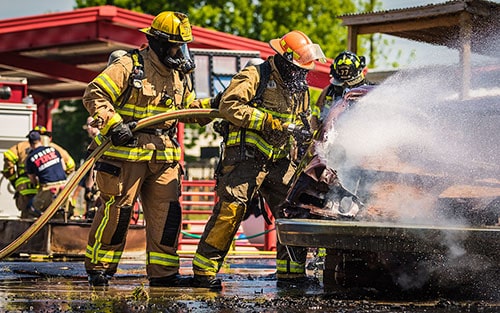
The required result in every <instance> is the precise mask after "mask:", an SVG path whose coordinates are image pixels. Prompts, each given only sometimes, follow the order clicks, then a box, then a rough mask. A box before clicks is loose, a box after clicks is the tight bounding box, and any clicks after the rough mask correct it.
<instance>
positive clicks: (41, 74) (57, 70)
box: [0, 6, 329, 100]
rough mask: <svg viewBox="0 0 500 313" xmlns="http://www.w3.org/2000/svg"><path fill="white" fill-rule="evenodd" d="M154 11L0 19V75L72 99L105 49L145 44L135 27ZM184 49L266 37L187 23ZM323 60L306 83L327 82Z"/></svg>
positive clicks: (246, 44) (94, 10) (110, 9)
mask: <svg viewBox="0 0 500 313" xmlns="http://www.w3.org/2000/svg"><path fill="white" fill-rule="evenodd" d="M153 18H154V16H151V15H148V14H142V13H137V12H133V11H129V10H125V9H120V8H117V7H114V6H98V7H90V8H84V9H77V10H74V11H69V12H62V13H50V14H43V15H35V16H28V17H21V18H13V19H5V20H1V21H0V42H1V46H0V76H11V77H26V78H27V79H28V84H29V92H30V93H32V94H33V95H35V96H36V97H38V98H43V99H47V100H48V99H74V98H79V97H81V96H82V94H83V91H84V89H85V86H86V85H87V83H88V82H89V81H91V80H92V79H93V78H94V77H95V76H96V75H97V74H98V73H99V72H100V71H101V70H102V69H103V68H104V66H105V65H106V61H107V59H108V56H109V54H110V53H111V52H112V51H114V50H117V49H125V50H129V49H132V48H135V47H138V46H140V45H141V44H143V43H145V41H146V40H145V38H144V35H143V34H142V33H140V32H139V31H138V30H137V29H138V28H142V27H147V26H149V25H150V24H151V21H152V20H153ZM193 36H194V41H193V42H192V43H190V48H201V49H222V50H251V51H260V53H261V57H263V58H266V57H268V56H269V55H272V54H274V51H273V50H272V49H271V48H270V47H269V45H268V44H267V42H261V41H257V40H253V39H248V38H243V37H239V36H235V35H230V34H226V33H223V32H218V31H214V30H209V29H205V28H202V27H199V26H193ZM328 73H329V67H328V64H318V66H317V69H316V70H315V71H314V72H311V73H310V75H309V83H310V85H311V86H314V87H319V88H322V87H324V86H326V85H327V84H328Z"/></svg>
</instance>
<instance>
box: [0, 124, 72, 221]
mask: <svg viewBox="0 0 500 313" xmlns="http://www.w3.org/2000/svg"><path fill="white" fill-rule="evenodd" d="M33 131H36V132H38V133H40V136H41V141H42V144H44V145H50V146H52V147H54V148H56V149H57V151H59V153H60V154H61V156H62V157H63V160H64V164H65V166H66V174H67V175H69V174H71V173H72V172H74V170H75V161H74V160H73V158H72V157H71V156H70V154H69V153H68V152H67V151H66V150H65V149H64V148H62V147H61V146H59V145H57V144H56V143H54V142H52V134H51V132H49V131H47V128H45V126H41V125H37V126H35V127H34V128H33ZM30 151H31V147H30V143H29V141H28V140H26V141H21V142H18V143H17V144H15V145H13V146H12V147H10V148H9V149H8V150H7V151H5V152H4V154H3V156H4V162H3V170H2V174H3V176H4V177H5V178H7V179H8V180H9V182H10V183H11V185H12V186H13V187H14V189H15V194H14V199H15V202H16V207H17V209H18V210H19V211H20V212H21V218H34V217H37V215H34V214H33V212H32V211H31V210H30V207H29V205H28V204H29V202H30V200H31V199H32V198H33V197H34V196H35V195H36V194H37V193H38V189H37V186H36V185H33V184H32V183H31V182H30V180H29V178H28V175H27V174H26V169H25V164H26V157H27V156H28V154H29V153H30Z"/></svg>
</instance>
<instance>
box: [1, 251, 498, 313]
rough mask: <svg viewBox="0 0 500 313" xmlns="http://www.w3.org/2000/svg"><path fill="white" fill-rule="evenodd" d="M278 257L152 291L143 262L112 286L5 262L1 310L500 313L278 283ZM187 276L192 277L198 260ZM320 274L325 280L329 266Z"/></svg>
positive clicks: (438, 300)
mask: <svg viewBox="0 0 500 313" xmlns="http://www.w3.org/2000/svg"><path fill="white" fill-rule="evenodd" d="M274 264H275V263H274V260H272V259H255V260H252V261H248V260H246V261H245V262H242V261H238V262H234V263H230V264H226V266H225V267H224V268H223V269H222V274H221V275H220V276H221V278H222V279H223V285H224V288H223V290H222V291H220V292H213V291H210V290H208V289H196V288H157V287H156V288H150V287H149V286H148V284H147V279H146V276H145V267H144V265H143V264H142V263H126V262H124V263H123V264H120V267H119V272H118V273H117V275H116V277H115V278H113V279H112V280H111V281H110V286H109V287H105V288H90V287H89V286H88V283H87V280H86V275H85V271H84V268H83V262H0V308H1V309H0V312H23V313H24V312H109V313H114V312H175V313H184V312H196V313H198V312H201V313H204V312H220V313H236V312H245V313H247V312H262V313H265V312H269V313H271V312H283V313H284V312H286V313H294V312H343V313H348V312H361V313H362V312H380V313H389V312H399V313H400V312H406V313H416V312H429V313H444V312H447V313H449V312H483V313H490V312H491V313H493V312H499V311H500V303H499V302H498V301H497V302H492V301H489V302H488V301H481V300H464V301H456V300H446V298H445V297H443V296H442V295H438V294H436V296H435V298H430V299H425V300H422V299H419V300H412V301H410V300H405V301H396V300H390V299H389V298H390V297H389V298H384V297H378V296H379V295H377V293H376V292H373V291H372V293H371V294H370V291H367V290H365V291H363V292H362V293H358V292H353V293H351V294H346V293H339V292H337V291H335V292H332V291H326V290H324V289H323V288H322V286H316V287H310V288H308V289H303V290H301V289H280V288H277V287H276V280H275V279H274V276H273V275H272V274H273V273H274V266H275V265H274ZM181 274H183V275H191V274H192V273H191V272H190V260H186V261H182V262H181ZM308 274H309V275H317V276H318V278H320V283H321V284H322V281H321V278H322V273H321V271H320V270H319V271H318V270H317V271H316V272H312V271H311V272H309V273H308Z"/></svg>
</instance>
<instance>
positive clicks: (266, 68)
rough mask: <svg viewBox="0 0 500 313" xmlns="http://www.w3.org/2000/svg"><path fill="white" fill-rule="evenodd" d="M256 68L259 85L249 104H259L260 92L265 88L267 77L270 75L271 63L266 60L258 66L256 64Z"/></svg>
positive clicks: (262, 92)
mask: <svg viewBox="0 0 500 313" xmlns="http://www.w3.org/2000/svg"><path fill="white" fill-rule="evenodd" d="M256 68H257V71H258V72H259V76H260V78H259V86H258V87H257V91H256V92H255V96H254V97H253V98H252V100H250V104H260V103H261V102H262V94H264V90H265V89H266V87H267V83H268V82H269V78H270V77H271V64H270V63H269V62H267V61H266V62H264V63H262V64H260V65H259V66H256Z"/></svg>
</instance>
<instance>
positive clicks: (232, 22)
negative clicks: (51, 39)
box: [67, 0, 387, 151]
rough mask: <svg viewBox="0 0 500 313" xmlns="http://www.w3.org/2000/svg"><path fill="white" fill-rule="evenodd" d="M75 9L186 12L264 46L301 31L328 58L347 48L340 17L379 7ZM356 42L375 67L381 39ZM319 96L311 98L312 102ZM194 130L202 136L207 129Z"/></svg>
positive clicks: (161, 2)
mask: <svg viewBox="0 0 500 313" xmlns="http://www.w3.org/2000/svg"><path fill="white" fill-rule="evenodd" d="M76 4H77V7H78V8H83V7H89V6H99V5H114V6H117V7H121V8H125V9H129V10H133V11H137V12H142V13H147V14H151V15H157V14H158V13H160V12H162V11H165V10H172V11H180V12H185V13H187V14H188V15H189V19H190V21H191V23H192V24H193V25H197V26H201V27H204V28H210V29H215V30H218V31H222V32H225V33H230V34H234V35H238V36H242V37H246V38H251V39H256V40H260V41H264V42H267V41H269V40H271V39H273V38H278V37H280V36H282V35H284V34H285V33H287V32H289V31H291V30H294V29H296V30H301V31H303V32H304V33H306V34H307V35H308V36H309V37H310V38H311V39H312V41H313V42H315V43H318V44H319V45H320V46H321V47H322V49H323V51H324V53H325V55H326V56H327V57H329V58H334V57H335V56H336V55H337V54H338V53H340V52H341V51H343V50H345V49H346V47H347V27H345V26H342V20H341V19H340V18H338V16H341V15H346V14H353V13H359V12H367V11H374V10H377V9H379V8H380V7H381V2H380V0H337V1H331V0H302V1H295V0H265V1H264V0H232V1H226V0H182V1H180V0H170V1H166V0H157V1H149V0H76ZM195 40H196V38H195ZM359 40H360V42H359V49H358V54H360V55H366V56H367V57H368V60H369V62H370V63H369V67H374V66H375V60H378V57H379V55H380V54H381V53H380V52H381V51H382V50H381V49H382V48H377V47H379V44H378V43H379V42H380V41H381V37H380V36H375V35H371V36H369V37H368V38H364V37H360V39H359ZM382 55H383V54H382ZM384 61H387V60H384ZM317 96H318V95H317V94H314V97H313V103H314V102H315V101H314V100H315V99H314V98H317ZM68 116H69V115H68ZM83 121H85V119H84V117H83V115H82V117H81V121H79V122H78V123H77V125H78V126H77V127H76V128H79V130H78V132H77V134H78V133H81V125H82V123H83ZM186 128H192V129H195V130H196V129H197V128H199V127H198V126H196V125H191V124H186ZM197 131H198V134H204V133H205V128H199V129H198V130H197ZM67 133H68V134H69V132H67ZM84 135H85V134H84ZM198 138H199V136H193V137H191V138H186V140H185V145H186V147H190V146H193V145H195V144H196V140H197V139H198ZM68 141H71V140H68ZM72 142H73V143H74V142H77V141H72ZM68 144H70V142H68ZM78 149H81V147H78V148H74V150H75V151H76V150H78Z"/></svg>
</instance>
